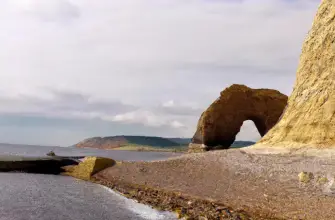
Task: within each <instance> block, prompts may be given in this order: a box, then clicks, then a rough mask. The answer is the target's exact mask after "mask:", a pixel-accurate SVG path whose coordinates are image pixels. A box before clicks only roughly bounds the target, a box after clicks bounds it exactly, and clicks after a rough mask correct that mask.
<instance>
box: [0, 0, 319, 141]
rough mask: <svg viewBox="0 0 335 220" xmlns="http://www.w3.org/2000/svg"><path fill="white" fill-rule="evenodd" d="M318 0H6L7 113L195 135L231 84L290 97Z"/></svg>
mask: <svg viewBox="0 0 335 220" xmlns="http://www.w3.org/2000/svg"><path fill="white" fill-rule="evenodd" d="M319 3H320V1H316V0H294V1H287V0H243V1H204V0H190V1H178V0H169V1H165V0H164V1H155V0H122V1H109V0H101V1H89V0H48V1H37V0H21V1H19V0H10V1H9V0H4V1H2V2H1V3H0V17H1V19H0V28H1V30H2V33H3V34H1V35H0V47H1V51H0V78H1V81H0V94H1V97H0V113H1V114H2V115H8V114H15V115H20V116H25V117H32V116H34V117H45V118H51V117H52V118H62V119H64V118H66V119H67V120H70V121H71V120H74V119H80V120H97V121H100V122H101V121H103V123H111V124H113V126H116V127H118V126H121V125H122V126H126V127H127V128H128V129H129V131H132V132H134V131H133V130H132V127H131V126H135V124H136V126H135V127H136V128H138V130H137V132H138V133H141V132H142V131H144V130H145V129H143V126H144V127H146V129H149V127H150V126H151V127H150V128H157V131H158V130H159V132H160V134H161V135H167V136H169V134H170V135H172V134H179V135H186V136H191V135H192V134H193V132H194V131H195V126H196V123H197V120H198V118H199V116H200V114H201V112H202V111H203V110H204V109H206V108H207V107H208V106H209V104H210V103H212V102H213V101H214V100H215V99H216V98H217V97H218V96H219V93H220V91H221V90H223V89H224V88H225V87H227V86H230V85H231V84H233V83H239V84H246V85H248V86H250V87H254V88H273V89H278V90H280V91H281V92H283V93H285V94H290V93H291V91H292V88H293V83H294V80H295V71H296V67H297V64H298V59H299V54H300V51H301V45H302V42H303V40H304V38H305V36H306V34H307V32H308V30H309V28H310V27H311V24H312V20H313V17H314V15H315V12H316V9H317V6H318V4H319ZM46 88H47V89H46ZM17 117H19V116H17ZM48 122H49V121H48ZM71 122H73V123H78V121H71ZM100 122H99V123H100ZM27 123H32V121H29V122H27ZM101 123H102V122H101ZM41 126H42V125H41ZM43 126H45V125H43ZM85 126H87V125H86V124H85ZM155 126H156V127H155ZM172 127H174V128H175V130H171V128H172ZM64 128H65V127H64ZM158 128H159V129H158ZM104 129H107V127H104ZM108 129H109V130H105V131H104V132H105V133H109V134H110V135H113V134H115V133H118V130H117V129H116V130H113V129H110V127H108ZM164 129H165V130H164ZM41 130H42V131H43V129H41ZM88 130H89V129H88ZM20 131H21V130H20ZM99 131H100V132H102V130H100V129H99ZM120 131H121V130H120ZM125 131H126V129H125V130H122V132H125ZM145 131H147V132H150V133H155V132H156V131H155V130H150V131H149V130H145ZM72 132H75V131H74V130H72ZM104 132H102V133H104ZM250 132H251V133H252V131H251V130H250ZM55 133H57V132H55ZM58 133H59V134H60V133H62V132H58ZM93 133H94V132H92V131H91V133H87V135H89V136H90V135H91V134H93ZM125 133H126V132H125ZM135 133H136V132H135ZM247 133H248V132H247V131H246V134H245V135H243V136H244V137H249V136H248V134H247ZM85 134H86V133H85ZM94 134H95V133H94ZM242 134H243V133H242ZM17 135H18V134H17ZM20 135H23V134H22V131H21V134H20ZM32 135H33V134H32ZM148 135H149V133H148ZM243 136H242V137H241V138H243ZM35 137H36V138H38V137H39V132H36V134H35ZM55 139H56V138H55ZM53 140H54V139H53ZM0 141H1V139H0ZM68 142H73V139H71V136H70V135H69V136H68ZM55 144H56V143H55Z"/></svg>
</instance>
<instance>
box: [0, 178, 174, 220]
mask: <svg viewBox="0 0 335 220" xmlns="http://www.w3.org/2000/svg"><path fill="white" fill-rule="evenodd" d="M0 192H1V196H0V220H37V219H41V220H43V219H47V220H65V219H66V220H79V219H80V220H91V219H97V220H109V219H134V220H143V219H176V217H175V215H173V214H171V213H168V212H159V211H156V210H153V209H151V208H150V207H148V206H145V205H142V204H138V203H136V202H135V201H133V200H129V199H126V198H124V197H122V196H120V195H118V194H116V193H115V192H113V191H111V190H109V189H108V188H105V187H103V186H99V185H96V184H93V183H90V182H85V181H81V180H76V179H73V178H71V177H65V176H52V175H39V174H33V175H32V174H23V173H0Z"/></svg>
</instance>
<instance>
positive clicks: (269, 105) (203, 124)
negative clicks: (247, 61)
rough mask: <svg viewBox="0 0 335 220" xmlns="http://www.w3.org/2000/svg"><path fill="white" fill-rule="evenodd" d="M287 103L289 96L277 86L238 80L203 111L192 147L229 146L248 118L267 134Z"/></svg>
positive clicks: (262, 133) (205, 148)
mask: <svg viewBox="0 0 335 220" xmlns="http://www.w3.org/2000/svg"><path fill="white" fill-rule="evenodd" d="M286 103H287V96H286V95H284V94H281V93H280V92H278V91H276V90H271V89H251V88H249V87H247V86H244V85H237V84H234V85H232V86H230V87H229V88H227V89H225V90H224V91H222V92H221V95H220V97H219V98H218V99H217V100H216V101H215V102H214V103H213V104H212V105H210V107H209V108H208V109H207V110H206V111H205V112H204V113H203V114H202V115H201V117H200V120H199V122H198V127H197V131H196V133H195V135H194V137H193V139H192V143H191V144H190V146H189V151H191V152H195V151H202V150H211V149H214V148H218V149H227V148H229V147H230V145H231V144H232V143H233V142H234V141H235V137H236V135H237V134H238V132H239V131H240V128H241V126H242V124H243V122H244V121H246V120H252V121H253V122H254V123H255V125H256V127H257V129H258V131H259V133H260V135H261V136H263V135H265V134H266V133H267V132H268V130H269V129H271V128H272V127H273V126H274V125H275V124H276V123H277V121H278V119H279V117H280V116H281V115H282V112H283V110H284V108H285V106H286ZM202 148H204V149H202Z"/></svg>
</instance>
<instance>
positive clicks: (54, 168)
mask: <svg viewBox="0 0 335 220" xmlns="http://www.w3.org/2000/svg"><path fill="white" fill-rule="evenodd" d="M77 164H78V161H77V160H76V159H72V158H67V157H37V158H32V157H20V156H2V157H0V172H24V173H38V174H55V175H56V174H60V173H61V172H63V171H64V170H63V169H62V167H64V166H71V165H77Z"/></svg>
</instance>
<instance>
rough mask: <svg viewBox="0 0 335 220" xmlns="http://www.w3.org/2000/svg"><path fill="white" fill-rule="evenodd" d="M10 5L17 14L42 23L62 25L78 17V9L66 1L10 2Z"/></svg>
mask: <svg viewBox="0 0 335 220" xmlns="http://www.w3.org/2000/svg"><path fill="white" fill-rule="evenodd" d="M10 3H11V6H12V7H14V8H15V9H17V10H18V11H19V12H23V13H25V14H27V15H33V16H35V17H36V18H38V19H41V20H42V21H51V22H62V23H64V22H69V21H71V20H72V19H75V18H78V17H79V16H80V13H79V10H78V8H77V7H76V6H75V5H74V4H72V3H71V2H70V1H67V0H48V1H40V0H12V1H11V2H10Z"/></svg>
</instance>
